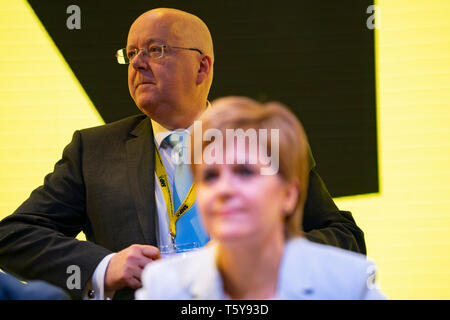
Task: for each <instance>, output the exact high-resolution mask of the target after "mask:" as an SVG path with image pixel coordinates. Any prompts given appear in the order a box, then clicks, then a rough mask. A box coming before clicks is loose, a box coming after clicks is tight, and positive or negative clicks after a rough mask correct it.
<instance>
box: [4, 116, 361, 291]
mask: <svg viewBox="0 0 450 320" xmlns="http://www.w3.org/2000/svg"><path fill="white" fill-rule="evenodd" d="M154 158H155V157H154V138H153V130H152V127H151V121H150V120H149V119H148V118H147V117H146V116H145V115H139V116H133V117H129V118H126V119H123V120H120V121H117V122H114V123H110V124H106V125H103V126H99V127H94V128H89V129H84V130H81V131H76V132H75V133H74V135H73V139H72V142H71V143H70V144H69V145H67V146H66V148H65V149H64V151H63V156H62V159H61V160H59V161H58V162H57V163H56V165H55V168H54V171H53V173H50V174H48V175H47V176H46V177H45V180H44V184H43V185H42V186H40V187H39V188H37V189H35V190H34V191H33V192H32V193H31V195H30V197H29V198H28V199H27V200H26V201H25V202H24V203H23V204H22V205H21V206H20V207H19V208H18V209H17V210H16V211H15V212H14V213H13V214H12V215H10V216H8V217H6V218H5V219H3V220H2V221H1V222H0V268H3V269H4V270H6V271H8V272H11V273H14V274H17V275H19V276H21V277H23V278H26V279H42V280H46V281H48V282H50V283H52V284H55V285H58V286H60V287H62V288H65V289H67V288H66V281H67V278H68V277H69V276H70V274H68V273H67V268H68V267H69V266H70V265H77V266H79V267H80V269H81V289H79V290H77V289H73V290H70V293H71V295H72V297H73V298H80V297H81V293H82V290H83V288H84V287H85V285H86V283H87V281H88V280H89V279H90V277H91V276H92V274H93V272H94V270H95V268H96V266H97V265H98V263H99V262H100V261H101V260H102V259H103V258H104V257H105V256H106V255H108V254H109V253H111V252H117V251H120V250H122V249H124V248H126V247H128V246H130V245H132V244H149V245H154V246H156V245H157V242H156V239H157V237H158V235H157V233H156V232H157V230H158V228H157V225H158V221H157V213H156V205H155V186H154ZM309 183H310V184H309V189H308V198H307V202H306V206H305V213H304V218H303V224H304V226H303V227H304V230H305V232H307V234H306V235H307V237H308V239H310V240H312V241H316V242H321V243H327V244H330V245H334V246H338V247H341V248H346V249H350V250H353V251H357V252H361V253H365V243H364V235H363V233H362V231H361V230H360V229H359V228H358V227H357V226H356V224H355V221H354V220H353V218H352V216H351V214H350V213H349V212H345V211H339V210H338V208H337V207H336V205H335V204H334V202H333V200H332V199H331V197H330V195H329V193H328V191H327V189H326V187H325V185H324V184H323V182H322V180H321V179H320V177H319V176H318V174H317V172H316V171H315V168H314V166H313V168H312V169H311V172H310V182H309ZM80 231H83V232H84V233H85V235H86V239H87V240H88V241H78V240H77V239H75V237H76V236H77V234H78V233H79V232H80ZM114 298H129V299H132V298H133V291H132V290H131V289H124V290H120V291H118V292H116V294H115V296H114Z"/></svg>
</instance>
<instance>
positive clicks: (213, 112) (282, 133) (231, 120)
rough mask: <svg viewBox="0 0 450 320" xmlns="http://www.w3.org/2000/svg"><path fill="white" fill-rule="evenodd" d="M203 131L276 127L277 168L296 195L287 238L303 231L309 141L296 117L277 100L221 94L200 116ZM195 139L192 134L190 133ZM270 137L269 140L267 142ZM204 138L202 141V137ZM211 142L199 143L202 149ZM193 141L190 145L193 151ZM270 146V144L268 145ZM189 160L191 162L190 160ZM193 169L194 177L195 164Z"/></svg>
mask: <svg viewBox="0 0 450 320" xmlns="http://www.w3.org/2000/svg"><path fill="white" fill-rule="evenodd" d="M200 120H201V125H202V131H203V132H204V131H206V130H208V129H218V130H220V131H221V132H223V133H224V132H225V130H226V129H239V128H241V129H249V128H252V129H255V130H259V129H267V131H268V132H270V131H271V130H270V129H278V132H279V168H278V173H277V174H278V175H279V176H280V177H281V178H282V179H284V180H285V181H286V182H292V181H296V182H297V183H298V188H299V194H298V199H297V204H296V206H295V209H294V210H293V212H291V213H290V214H289V215H288V216H287V217H286V221H285V230H286V237H287V238H289V237H292V236H295V235H300V234H301V233H302V217H303V209H304V205H305V201H306V196H307V188H308V176H309V158H308V149H309V147H308V140H307V137H306V134H305V131H304V129H303V126H302V125H301V123H300V121H299V120H298V119H297V117H296V116H295V115H294V114H293V113H292V112H291V111H290V110H289V109H288V108H287V107H286V106H284V105H283V104H281V103H279V102H269V103H265V104H262V103H259V102H257V101H255V100H252V99H250V98H246V97H234V96H232V97H224V98H219V99H217V100H215V101H213V103H212V107H211V108H209V109H208V110H207V111H206V112H205V113H204V114H203V115H202V117H201V118H200ZM192 138H193V139H194V137H193V136H192ZM270 140H271V139H270V138H269V139H268V142H269V144H270ZM202 141H203V140H202ZM210 143H211V141H203V142H202V152H203V150H204V149H205V147H206V146H207V145H208V144H210ZM193 145H194V144H193V143H191V148H192V150H191V151H192V152H191V154H193ZM267 149H268V150H270V149H271V147H270V145H269V146H268V148H267ZM191 163H194V162H192V161H191ZM196 166H197V165H196V164H193V165H192V171H193V173H194V176H195V171H196V170H195V167H196Z"/></svg>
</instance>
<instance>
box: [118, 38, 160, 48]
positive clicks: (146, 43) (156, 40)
mask: <svg viewBox="0 0 450 320" xmlns="http://www.w3.org/2000/svg"><path fill="white" fill-rule="evenodd" d="M152 43H159V44H163V43H164V41H163V40H162V39H160V38H154V39H149V40H146V41H145V45H146V46H148V45H149V44H152ZM126 48H127V49H129V48H136V46H134V45H128V44H127V46H126Z"/></svg>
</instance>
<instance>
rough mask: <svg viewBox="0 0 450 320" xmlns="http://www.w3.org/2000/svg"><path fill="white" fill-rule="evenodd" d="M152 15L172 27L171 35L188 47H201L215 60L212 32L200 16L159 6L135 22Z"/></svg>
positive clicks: (169, 27)
mask: <svg viewBox="0 0 450 320" xmlns="http://www.w3.org/2000/svg"><path fill="white" fill-rule="evenodd" d="M152 16H154V17H158V18H160V20H161V24H165V25H166V26H167V28H168V29H170V35H171V36H173V37H174V38H175V39H178V40H180V42H183V43H184V45H186V46H188V47H194V48H199V49H200V50H201V51H202V52H203V53H205V54H207V55H209V56H211V58H212V59H213V60H214V50H213V41H212V37H211V33H210V32H209V29H208V27H207V26H206V24H205V23H204V22H203V21H202V20H201V19H200V18H199V17H197V16H195V15H193V14H191V13H188V12H185V11H181V10H178V9H170V8H158V9H153V10H150V11H147V12H145V13H143V14H142V15H141V16H139V17H138V18H137V19H136V21H135V22H134V23H136V22H138V21H139V20H140V19H145V18H148V17H152ZM132 27H133V26H132ZM130 31H131V29H130Z"/></svg>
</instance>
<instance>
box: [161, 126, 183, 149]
mask: <svg viewBox="0 0 450 320" xmlns="http://www.w3.org/2000/svg"><path fill="white" fill-rule="evenodd" d="M187 139H189V132H188V131H187V130H183V131H181V130H180V131H174V132H172V133H171V134H169V135H168V136H167V137H166V138H165V139H164V141H165V142H166V143H167V144H168V145H170V146H171V147H172V148H177V147H178V148H183V147H184V146H186V145H187Z"/></svg>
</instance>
